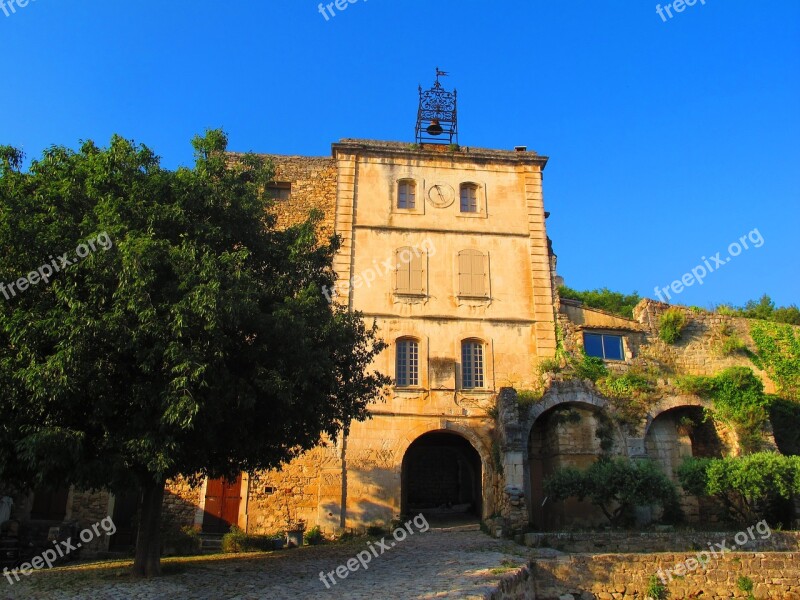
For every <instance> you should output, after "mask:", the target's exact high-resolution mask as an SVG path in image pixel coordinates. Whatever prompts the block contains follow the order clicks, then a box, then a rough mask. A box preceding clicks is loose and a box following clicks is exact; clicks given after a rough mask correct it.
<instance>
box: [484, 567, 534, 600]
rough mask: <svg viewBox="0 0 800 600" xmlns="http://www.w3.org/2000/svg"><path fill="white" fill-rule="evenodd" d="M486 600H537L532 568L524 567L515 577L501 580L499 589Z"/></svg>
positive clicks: (510, 576) (509, 576)
mask: <svg viewBox="0 0 800 600" xmlns="http://www.w3.org/2000/svg"><path fill="white" fill-rule="evenodd" d="M486 600H536V593H535V592H534V591H533V580H532V579H531V568H530V567H529V566H525V567H523V568H522V569H521V570H519V571H517V572H516V573H514V574H513V575H508V576H507V577H504V578H503V579H501V580H500V583H499V584H498V585H497V589H496V590H495V591H494V592H492V593H491V594H490V595H488V596H486Z"/></svg>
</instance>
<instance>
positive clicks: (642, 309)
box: [634, 299, 775, 393]
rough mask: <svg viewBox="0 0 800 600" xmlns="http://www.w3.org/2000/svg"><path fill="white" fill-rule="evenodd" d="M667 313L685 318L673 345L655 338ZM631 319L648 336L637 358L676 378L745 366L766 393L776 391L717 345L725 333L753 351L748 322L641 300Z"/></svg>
mask: <svg viewBox="0 0 800 600" xmlns="http://www.w3.org/2000/svg"><path fill="white" fill-rule="evenodd" d="M669 309H675V310H679V311H681V312H682V313H683V314H684V315H685V317H686V327H685V328H684V330H683V333H682V334H681V338H680V339H679V340H678V341H677V342H676V343H674V344H666V343H664V342H663V341H662V340H661V339H659V337H658V321H659V318H660V317H661V315H662V314H664V312H666V311H667V310H669ZM634 319H635V320H636V321H637V322H638V323H639V324H641V325H642V327H643V328H644V329H645V331H646V332H647V334H648V335H647V340H646V343H642V344H641V346H640V347H639V348H637V352H636V355H640V356H642V357H650V358H653V359H657V360H659V361H661V362H663V363H664V364H666V365H669V366H670V367H672V368H673V369H674V370H675V371H676V373H678V374H690V375H716V374H717V373H719V372H720V371H722V370H723V369H726V368H728V367H736V366H745V367H750V368H752V369H753V370H755V371H756V372H757V373H758V374H759V376H760V377H761V378H762V380H763V381H764V385H765V389H766V391H767V392H768V393H771V392H774V391H775V386H774V384H773V382H772V381H771V380H770V379H769V377H768V376H767V374H766V373H764V372H763V371H759V370H758V369H756V367H755V366H754V365H753V363H752V361H751V360H750V359H749V358H748V357H747V356H746V355H745V354H743V353H734V354H731V355H728V356H724V355H723V354H722V353H721V352H720V345H721V342H722V340H723V338H724V334H723V332H724V330H725V329H727V330H728V331H730V332H733V333H735V334H736V335H738V336H739V337H740V338H741V339H742V340H743V341H744V342H745V343H746V344H747V347H748V348H751V349H752V348H754V347H755V344H754V343H753V339H752V337H750V325H749V320H748V319H744V318H741V317H729V316H725V315H719V314H716V313H710V312H706V311H701V310H695V309H691V308H687V307H685V306H670V305H669V304H664V303H662V302H656V301H655V300H649V299H648V300H642V301H641V302H640V303H639V304H638V305H637V306H636V308H635V309H634Z"/></svg>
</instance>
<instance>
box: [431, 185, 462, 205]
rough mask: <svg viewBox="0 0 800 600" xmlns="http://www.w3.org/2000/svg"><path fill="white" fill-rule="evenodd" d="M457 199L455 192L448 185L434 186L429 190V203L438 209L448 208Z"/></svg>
mask: <svg viewBox="0 0 800 600" xmlns="http://www.w3.org/2000/svg"><path fill="white" fill-rule="evenodd" d="M455 199H456V192H455V190H454V189H453V188H452V187H451V186H449V185H447V184H446V183H437V184H434V185H432V186H431V187H430V189H429V190H428V201H429V202H430V203H431V204H432V205H433V206H435V207H436V208H447V207H448V206H450V205H451V204H452V203H453V200H455Z"/></svg>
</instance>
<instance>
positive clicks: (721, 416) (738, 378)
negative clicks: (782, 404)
mask: <svg viewBox="0 0 800 600" xmlns="http://www.w3.org/2000/svg"><path fill="white" fill-rule="evenodd" d="M676 384H677V386H678V388H679V389H681V390H682V391H683V392H686V393H690V394H696V395H698V396H701V397H703V398H708V399H710V400H711V402H712V411H711V412H712V417H713V418H714V419H715V420H717V421H720V422H722V423H725V424H727V425H729V426H731V427H732V428H733V429H734V431H736V433H737V435H738V437H739V445H740V446H741V448H742V450H743V451H744V452H746V453H751V452H757V451H758V450H759V449H760V448H761V445H762V443H763V431H764V427H765V425H766V423H767V410H768V408H769V404H770V400H769V398H768V397H767V396H766V395H765V394H764V384H763V383H762V382H761V380H760V379H759V378H758V377H757V376H756V374H755V373H753V371H752V369H749V368H747V367H731V368H729V369H725V370H724V371H722V372H721V373H719V374H718V375H715V376H713V377H708V376H702V375H688V376H685V377H680V378H678V380H677V381H676Z"/></svg>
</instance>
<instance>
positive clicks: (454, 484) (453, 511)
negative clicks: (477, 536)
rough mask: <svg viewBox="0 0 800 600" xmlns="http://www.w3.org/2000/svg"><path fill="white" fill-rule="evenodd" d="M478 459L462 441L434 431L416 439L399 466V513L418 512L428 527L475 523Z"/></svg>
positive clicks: (479, 501) (478, 510)
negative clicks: (428, 523) (426, 520)
mask: <svg viewBox="0 0 800 600" xmlns="http://www.w3.org/2000/svg"><path fill="white" fill-rule="evenodd" d="M482 475H483V469H482V465H481V458H480V455H479V454H478V452H477V451H476V450H475V448H474V447H473V446H472V444H470V442H469V441H467V440H466V439H465V438H463V437H461V436H460V435H458V434H456V433H451V432H444V431H434V432H430V433H426V434H424V435H422V436H420V437H419V438H417V439H416V440H415V441H414V442H413V443H412V444H411V445H410V446H409V448H408V450H407V451H406V454H405V456H404V457H403V467H402V479H401V485H402V502H401V506H402V508H401V511H402V514H403V515H405V516H409V517H411V516H414V515H418V514H420V513H422V514H423V515H425V517H426V518H427V519H428V521H429V522H430V523H431V524H437V525H448V524H458V523H464V522H475V521H477V520H479V519H480V517H481V508H482V498H483V494H482V485H481V479H482Z"/></svg>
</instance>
